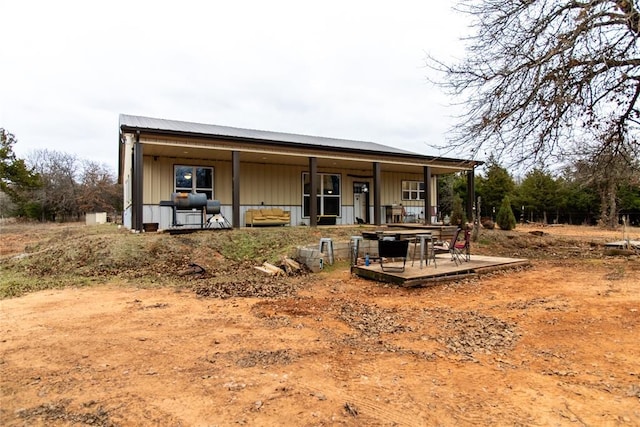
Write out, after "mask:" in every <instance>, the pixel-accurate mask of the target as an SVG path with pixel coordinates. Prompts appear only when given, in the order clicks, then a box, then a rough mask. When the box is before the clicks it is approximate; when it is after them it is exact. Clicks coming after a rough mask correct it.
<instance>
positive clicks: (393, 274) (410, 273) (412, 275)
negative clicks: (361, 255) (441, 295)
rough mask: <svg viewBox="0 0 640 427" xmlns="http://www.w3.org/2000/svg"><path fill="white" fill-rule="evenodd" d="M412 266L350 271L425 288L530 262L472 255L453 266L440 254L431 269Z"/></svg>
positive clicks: (373, 264)
mask: <svg viewBox="0 0 640 427" xmlns="http://www.w3.org/2000/svg"><path fill="white" fill-rule="evenodd" d="M384 264H385V268H386V266H387V265H389V266H390V267H391V266H401V265H402V262H397V261H396V262H389V263H387V262H385V263H384ZM411 264H412V260H410V259H408V260H407V263H406V266H405V270H404V271H403V272H398V271H382V269H381V268H380V263H379V262H375V263H371V264H370V265H369V266H365V265H360V264H359V265H357V266H353V267H351V272H352V273H354V274H356V275H357V276H360V277H364V278H366V279H371V280H377V281H380V282H387V283H394V284H398V285H401V286H424V285H428V284H434V283H439V282H442V281H445V280H456V279H460V278H463V277H471V276H477V275H479V274H483V273H487V272H490V271H495V270H498V269H506V268H516V267H520V266H526V265H529V264H530V263H529V260H527V259H523V258H504V257H491V256H483V255H472V256H471V260H470V261H467V262H463V263H462V264H458V265H456V264H455V263H454V262H453V261H451V258H450V257H449V255H448V254H441V255H439V256H437V258H436V265H437V266H436V267H434V265H433V262H430V263H429V265H427V266H425V265H424V264H423V266H422V268H420V266H419V261H418V260H416V261H415V262H414V263H413V264H414V265H413V266H412V265H411Z"/></svg>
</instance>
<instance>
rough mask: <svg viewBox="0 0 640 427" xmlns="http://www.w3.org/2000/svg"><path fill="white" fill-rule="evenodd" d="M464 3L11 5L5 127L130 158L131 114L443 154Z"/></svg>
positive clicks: (89, 153)
mask: <svg viewBox="0 0 640 427" xmlns="http://www.w3.org/2000/svg"><path fill="white" fill-rule="evenodd" d="M452 4H453V3H450V2H424V1H402V2H396V3H393V4H392V3H390V2H381V1H366V2H365V1H349V2H344V1H342V2H338V1H324V2H316V3H309V2H299V1H277V0H275V1H271V2H264V1H235V2H223V1H190V0H186V1H183V2H173V1H171V2H169V1H133V0H132V1H123V0H117V1H111V2H102V3H95V2H86V1H64V0H61V1H58V2H50V1H30V0H23V1H20V2H9V1H2V2H0V15H2V16H3V38H4V40H5V43H4V46H3V52H2V55H1V56H0V77H1V78H0V99H1V102H0V126H2V127H5V128H6V129H8V130H9V131H11V132H12V133H14V134H15V135H16V137H17V138H18V141H19V142H18V144H17V145H16V147H15V149H16V152H17V153H18V155H21V156H24V155H26V154H27V153H28V152H29V151H30V150H33V149H40V148H48V149H56V150H60V151H65V152H70V153H75V154H77V155H78V156H80V157H82V158H89V159H92V160H97V161H101V162H105V163H107V164H109V165H110V166H112V167H113V168H114V170H115V168H116V163H117V125H118V114H120V113H126V114H137V115H146V116H152V117H160V118H167V119H176V120H186V121H196V122H204V123H214V124H220V125H227V126H239V127H248V128H257V129H264V130H274V131H282V132H292V133H305V134H313V135H320V136H329V137H337V138H352V139H360V140H368V141H374V142H378V143H381V144H387V145H393V146H401V147H403V148H405V149H409V150H413V151H418V152H421V153H427V152H429V149H428V148H427V146H426V143H439V142H444V141H445V138H446V135H445V133H446V130H447V128H448V127H449V126H450V125H451V124H452V122H451V120H450V119H449V116H450V115H451V114H453V111H452V110H447V109H446V108H444V104H446V102H447V100H446V98H445V97H444V95H443V94H442V93H440V92H439V91H438V90H437V89H436V88H433V87H431V86H430V85H429V84H428V83H427V82H426V77H427V73H428V70H427V69H426V68H424V57H425V52H430V53H433V54H435V55H437V56H439V57H444V58H447V57H451V56H453V55H458V56H460V55H461V54H462V48H461V43H459V42H458V39H459V38H460V37H461V36H462V35H464V34H465V32H466V29H465V27H464V21H463V20H462V17H460V16H458V15H456V14H455V13H453V12H452V11H451V10H450V7H451V5H452Z"/></svg>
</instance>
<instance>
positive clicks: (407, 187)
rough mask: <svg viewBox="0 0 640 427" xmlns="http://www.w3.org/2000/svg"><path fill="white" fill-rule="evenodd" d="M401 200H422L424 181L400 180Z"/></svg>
mask: <svg viewBox="0 0 640 427" xmlns="http://www.w3.org/2000/svg"><path fill="white" fill-rule="evenodd" d="M402 200H424V182H422V181H402Z"/></svg>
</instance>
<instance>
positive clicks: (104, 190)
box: [78, 160, 122, 213]
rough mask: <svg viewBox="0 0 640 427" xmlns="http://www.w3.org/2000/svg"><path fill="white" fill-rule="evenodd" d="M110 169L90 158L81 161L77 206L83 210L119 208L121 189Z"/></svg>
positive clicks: (113, 210)
mask: <svg viewBox="0 0 640 427" xmlns="http://www.w3.org/2000/svg"><path fill="white" fill-rule="evenodd" d="M116 181H117V179H116V177H115V176H114V174H113V172H112V171H111V169H110V168H109V167H108V166H107V165H105V164H100V163H97V162H94V161H91V160H85V161H83V162H82V172H81V174H80V188H81V191H80V194H79V197H78V208H79V209H80V210H81V211H82V212H84V213H87V212H103V211H104V212H110V213H111V212H116V211H119V210H121V209H122V208H121V206H122V191H121V189H120V187H119V186H118V185H117V183H116Z"/></svg>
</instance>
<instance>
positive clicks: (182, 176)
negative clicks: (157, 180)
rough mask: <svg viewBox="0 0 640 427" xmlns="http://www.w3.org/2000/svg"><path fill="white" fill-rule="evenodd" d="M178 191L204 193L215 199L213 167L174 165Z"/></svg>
mask: <svg viewBox="0 0 640 427" xmlns="http://www.w3.org/2000/svg"><path fill="white" fill-rule="evenodd" d="M174 177H175V182H174V184H175V191H176V193H191V192H196V193H204V194H206V195H207V199H208V200H212V199H213V168H210V167H200V166H174Z"/></svg>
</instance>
